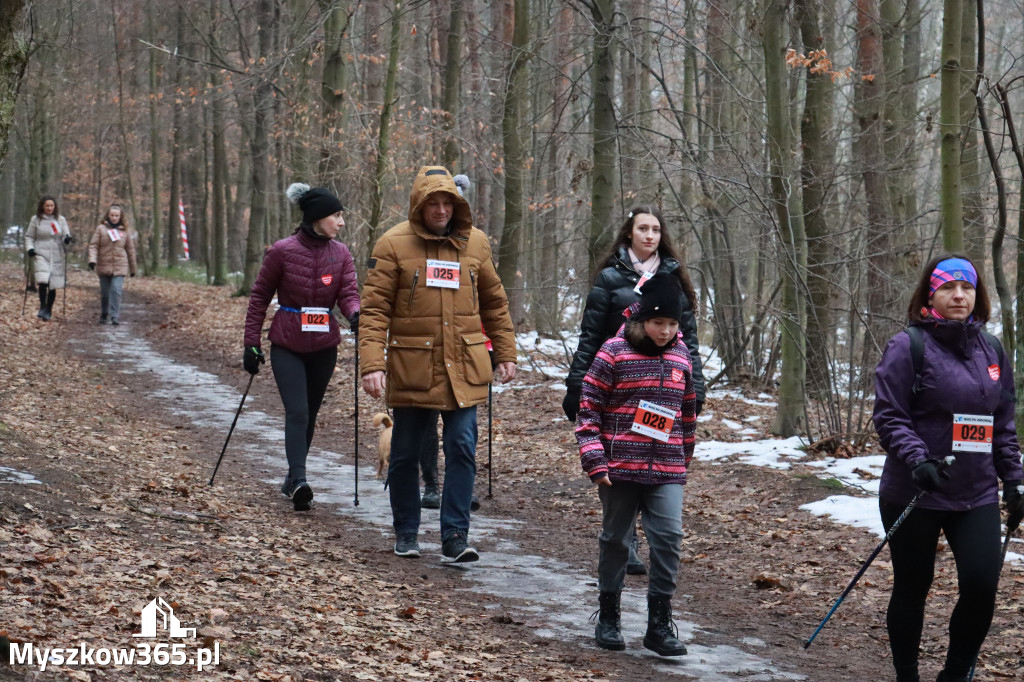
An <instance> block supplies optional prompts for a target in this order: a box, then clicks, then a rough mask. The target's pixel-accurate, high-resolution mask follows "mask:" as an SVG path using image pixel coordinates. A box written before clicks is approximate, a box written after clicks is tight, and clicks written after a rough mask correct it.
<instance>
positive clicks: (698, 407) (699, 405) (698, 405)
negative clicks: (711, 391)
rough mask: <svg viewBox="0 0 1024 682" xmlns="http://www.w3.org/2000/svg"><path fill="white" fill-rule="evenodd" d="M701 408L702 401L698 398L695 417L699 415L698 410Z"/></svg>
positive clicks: (702, 407)
mask: <svg viewBox="0 0 1024 682" xmlns="http://www.w3.org/2000/svg"><path fill="white" fill-rule="evenodd" d="M703 409H704V401H703V400H698V401H697V411H696V416H697V417H699V416H700V411H701V410H703Z"/></svg>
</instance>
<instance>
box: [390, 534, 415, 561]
mask: <svg viewBox="0 0 1024 682" xmlns="http://www.w3.org/2000/svg"><path fill="white" fill-rule="evenodd" d="M395 554H396V555H398V556H400V557H406V558H407V559H418V558H419V556H420V543H418V542H417V541H416V533H402V534H401V535H399V536H398V539H397V540H396V541H395Z"/></svg>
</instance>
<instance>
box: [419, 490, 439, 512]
mask: <svg viewBox="0 0 1024 682" xmlns="http://www.w3.org/2000/svg"><path fill="white" fill-rule="evenodd" d="M420 507H422V508H423V509H440V508H441V496H440V495H439V494H438V492H437V485H436V484H435V485H429V484H428V485H425V486H423V497H422V498H420Z"/></svg>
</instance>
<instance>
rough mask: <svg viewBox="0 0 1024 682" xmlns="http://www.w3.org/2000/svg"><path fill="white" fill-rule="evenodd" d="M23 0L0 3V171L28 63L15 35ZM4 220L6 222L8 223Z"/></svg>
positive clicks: (22, 47)
mask: <svg viewBox="0 0 1024 682" xmlns="http://www.w3.org/2000/svg"><path fill="white" fill-rule="evenodd" d="M24 7H25V2H24V0H11V1H10V2H4V3H3V4H0V172H3V167H4V159H5V158H6V157H7V140H8V137H9V136H10V132H11V125H12V124H13V123H14V106H15V104H16V103H17V101H18V92H19V91H20V90H21V81H22V78H23V77H24V76H25V66H26V65H27V64H28V49H27V46H26V45H25V44H24V43H22V42H21V41H20V40H18V38H17V37H16V36H15V35H14V32H15V30H16V29H17V27H18V26H19V22H20V21H21V12H22V10H23V9H24ZM9 224H10V222H9V221H8V222H6V223H5V225H9Z"/></svg>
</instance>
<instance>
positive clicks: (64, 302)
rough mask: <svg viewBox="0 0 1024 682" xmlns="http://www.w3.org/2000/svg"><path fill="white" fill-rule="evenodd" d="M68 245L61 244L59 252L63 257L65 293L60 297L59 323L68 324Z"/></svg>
mask: <svg viewBox="0 0 1024 682" xmlns="http://www.w3.org/2000/svg"><path fill="white" fill-rule="evenodd" d="M67 247H68V245H67V244H62V245H61V246H60V251H61V252H63V256H65V291H63V294H62V295H61V297H60V321H61V322H68V248H67Z"/></svg>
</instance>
